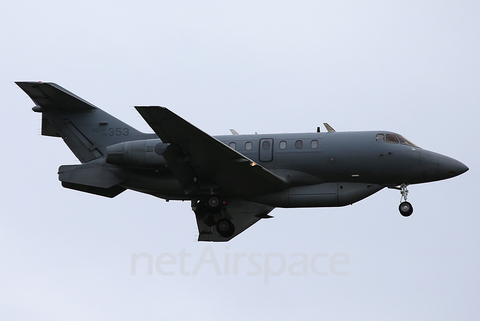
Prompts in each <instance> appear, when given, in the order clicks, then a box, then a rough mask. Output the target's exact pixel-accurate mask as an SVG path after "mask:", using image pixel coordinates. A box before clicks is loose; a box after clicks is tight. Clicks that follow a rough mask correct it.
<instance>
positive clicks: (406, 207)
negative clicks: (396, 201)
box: [398, 202, 413, 217]
mask: <svg viewBox="0 0 480 321" xmlns="http://www.w3.org/2000/svg"><path fill="white" fill-rule="evenodd" d="M398 210H399V211H400V214H402V216H404V217H408V216H410V215H412V213H413V206H412V204H410V203H409V202H402V203H400V206H398Z"/></svg>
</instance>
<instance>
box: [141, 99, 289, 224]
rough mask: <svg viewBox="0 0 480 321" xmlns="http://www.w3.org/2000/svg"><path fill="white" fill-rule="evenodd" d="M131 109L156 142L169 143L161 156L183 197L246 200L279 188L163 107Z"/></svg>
mask: <svg viewBox="0 0 480 321" xmlns="http://www.w3.org/2000/svg"><path fill="white" fill-rule="evenodd" d="M135 108H136V109H137V111H138V112H139V113H140V115H142V117H143V118H144V119H145V121H146V122H147V123H148V124H149V125H150V127H151V128H152V129H153V130H154V131H155V133H156V134H157V135H158V136H159V137H160V139H161V140H162V141H163V142H164V143H170V145H169V147H168V148H167V150H166V151H165V152H164V153H163V156H164V157H165V160H166V162H167V164H168V166H169V167H170V169H171V170H172V172H173V174H174V175H175V177H176V178H177V179H178V181H179V182H180V185H181V186H182V188H183V190H184V191H185V193H186V194H187V195H194V194H206V193H209V192H210V191H212V190H214V191H215V193H217V194H222V195H228V196H230V197H250V196H254V195H261V194H267V193H271V192H275V191H278V190H281V189H282V186H283V185H284V181H283V180H282V179H281V178H280V177H278V176H277V175H275V174H274V173H272V172H270V171H269V170H267V169H265V168H264V167H262V166H260V165H258V164H256V163H255V162H253V161H252V160H251V159H249V158H247V157H246V156H244V155H242V154H240V153H239V152H237V151H235V150H233V149H231V148H230V147H229V146H227V145H225V144H224V143H222V142H220V141H219V140H217V139H216V138H214V137H212V136H210V135H208V134H206V133H205V132H203V131H201V130H200V129H198V128H197V127H195V126H193V125H192V124H190V123H188V122H187V121H186V120H184V119H183V118H181V117H179V116H177V115H176V114H174V113H173V112H171V111H170V110H168V109H167V108H164V107H135ZM252 224H253V223H252Z"/></svg>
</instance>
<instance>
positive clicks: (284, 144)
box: [279, 140, 287, 149]
mask: <svg viewBox="0 0 480 321" xmlns="http://www.w3.org/2000/svg"><path fill="white" fill-rule="evenodd" d="M279 147H280V149H285V148H287V142H286V141H284V140H282V141H281V142H280V145H279Z"/></svg>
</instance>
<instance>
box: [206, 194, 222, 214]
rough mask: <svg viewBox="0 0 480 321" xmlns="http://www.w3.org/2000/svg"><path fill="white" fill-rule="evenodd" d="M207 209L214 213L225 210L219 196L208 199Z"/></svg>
mask: <svg viewBox="0 0 480 321" xmlns="http://www.w3.org/2000/svg"><path fill="white" fill-rule="evenodd" d="M207 207H208V208H209V209H210V211H211V212H212V213H218V212H220V211H221V209H222V208H223V202H222V200H221V199H220V198H219V197H218V196H215V195H213V196H210V197H209V198H208V199H207Z"/></svg>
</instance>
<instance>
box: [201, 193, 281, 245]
mask: <svg viewBox="0 0 480 321" xmlns="http://www.w3.org/2000/svg"><path fill="white" fill-rule="evenodd" d="M272 210H273V207H270V206H267V205H261V204H257V203H253V202H247V201H234V202H230V203H229V204H228V205H227V206H225V212H226V216H227V217H228V218H229V219H230V221H231V222H232V223H233V225H234V226H235V232H234V233H233V235H232V236H230V237H223V236H221V235H220V234H218V232H217V230H216V228H215V225H212V222H213V215H214V214H208V213H200V212H199V211H196V212H195V216H196V218H197V226H198V232H199V235H198V240H199V241H211V242H226V241H229V240H231V239H232V238H234V237H235V236H237V235H238V234H240V233H242V232H243V231H245V230H246V229H247V228H249V227H250V226H252V225H253V224H255V223H257V222H258V221H259V220H261V219H262V218H271V217H272V216H270V215H268V213H270V212H271V211H272Z"/></svg>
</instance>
